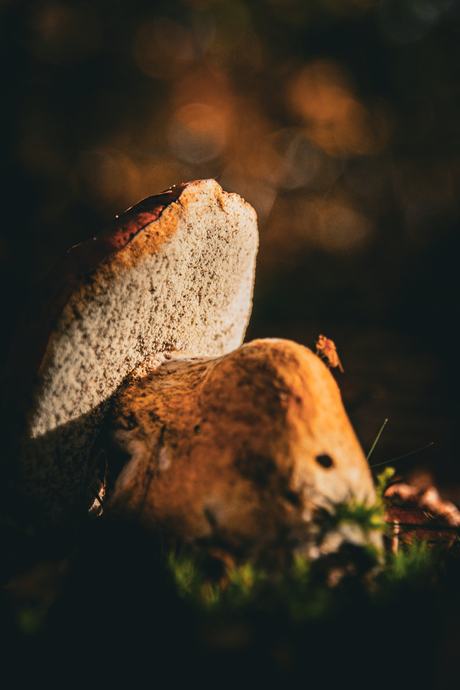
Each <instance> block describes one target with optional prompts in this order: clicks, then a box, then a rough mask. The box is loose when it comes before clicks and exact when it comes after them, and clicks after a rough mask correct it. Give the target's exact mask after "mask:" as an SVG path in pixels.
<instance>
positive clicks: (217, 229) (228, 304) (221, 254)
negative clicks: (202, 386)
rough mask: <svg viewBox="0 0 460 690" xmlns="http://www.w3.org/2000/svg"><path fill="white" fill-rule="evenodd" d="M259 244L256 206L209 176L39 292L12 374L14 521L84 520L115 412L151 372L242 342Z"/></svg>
mask: <svg viewBox="0 0 460 690" xmlns="http://www.w3.org/2000/svg"><path fill="white" fill-rule="evenodd" d="M257 244H258V235H257V222H256V214H255V212H254V210H253V209H252V208H251V207H250V206H249V205H248V204H246V203H245V202H244V200H242V199H241V198H240V197H239V196H237V195H236V194H227V193H225V192H223V191H222V189H221V188H220V186H219V185H218V184H217V183H216V182H215V181H214V180H204V181H197V182H192V183H188V184H185V185H180V186H178V187H176V188H173V189H172V190H169V191H168V192H165V193H162V194H161V195H159V196H157V197H150V198H149V199H146V200H144V201H143V202H141V204H139V205H138V206H136V207H133V208H132V209H131V210H130V211H128V212H127V214H125V215H123V216H121V217H120V218H118V219H117V220H116V221H115V222H114V223H113V224H112V225H111V226H109V228H107V230H106V231H105V232H103V233H102V234H101V236H100V237H97V238H92V239H90V240H88V241H87V242H85V243H83V244H82V245H79V246H77V247H75V248H73V249H72V250H70V252H69V253H68V254H67V256H66V257H65V258H64V259H63V261H62V262H61V264H59V265H58V266H57V268H56V269H55V271H53V272H52V273H51V274H50V275H49V277H48V278H47V279H46V280H45V281H44V284H43V286H42V288H41V290H39V291H38V295H37V297H36V299H35V301H34V303H33V304H32V305H31V307H30V308H29V310H28V312H27V314H26V316H25V318H24V319H23V321H22V323H21V325H20V327H19V329H18V332H17V334H16V337H15V339H14V341H13V346H12V348H11V354H10V357H9V361H8V363H7V366H6V370H5V375H4V386H3V423H4V429H5V431H6V433H8V434H9V435H10V438H11V442H10V445H9V448H8V451H7V453H6V456H7V459H6V463H5V464H6V467H4V472H5V473H6V480H5V481H4V482H3V484H4V486H7V487H8V499H9V500H8V501H6V504H7V508H6V511H5V512H6V513H7V515H6V517H7V518H8V519H10V520H12V521H13V522H16V523H18V524H19V523H20V524H22V525H23V526H27V527H28V526H30V525H32V524H33V526H34V529H35V530H39V531H40V530H41V529H46V528H47V527H50V526H51V527H54V528H59V527H60V526H62V525H63V524H66V525H68V524H69V523H70V524H71V523H73V522H77V521H78V520H79V519H80V517H81V515H82V514H84V513H85V511H86V510H87V500H88V499H87V495H86V491H85V485H86V482H87V478H88V472H89V468H88V454H89V451H90V448H91V446H92V443H93V441H94V438H95V437H96V435H97V433H98V431H99V428H100V426H101V423H102V421H103V419H104V416H105V414H106V407H107V402H108V401H109V400H110V398H111V396H112V395H113V393H114V392H115V391H116V390H117V388H118V387H119V386H120V384H121V383H122V382H123V381H124V379H125V378H126V377H127V376H128V375H129V374H130V372H132V371H133V370H134V369H135V368H136V367H138V366H139V365H140V364H141V363H142V362H146V361H148V366H149V367H151V366H155V365H156V364H158V363H159V362H161V361H162V359H163V357H164V353H166V352H169V351H172V350H175V351H177V350H179V351H183V352H186V353H187V354H188V355H190V356H200V355H201V356H204V355H205V356H217V355H222V354H224V353H227V352H230V351H231V350H233V349H235V348H236V347H238V346H239V345H240V344H241V342H242V340H243V337H244V333H245V330H246V326H247V322H248V319H249V315H250V311H251V303H252V290H253V281H254V269H255V257H256V252H257ZM4 479H5V474H4ZM12 497H14V498H12Z"/></svg>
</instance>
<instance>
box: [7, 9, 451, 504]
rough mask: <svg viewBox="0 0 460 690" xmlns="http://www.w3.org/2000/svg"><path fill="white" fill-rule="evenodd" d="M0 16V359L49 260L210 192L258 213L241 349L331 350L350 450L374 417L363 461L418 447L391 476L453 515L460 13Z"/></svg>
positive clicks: (33, 12) (66, 12) (36, 12)
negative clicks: (415, 485) (105, 230)
mask: <svg viewBox="0 0 460 690" xmlns="http://www.w3.org/2000/svg"><path fill="white" fill-rule="evenodd" d="M0 19H1V41H0V46H1V51H2V59H3V67H2V70H1V80H2V85H1V102H2V107H1V115H0V117H1V146H2V156H1V163H0V165H1V172H0V174H1V176H2V182H1V189H2V192H3V193H4V200H3V204H2V222H1V225H0V227H1V231H0V233H1V234H0V267H1V271H0V274H1V278H0V279H1V294H2V295H3V299H2V312H3V314H2V318H3V323H4V325H3V328H2V332H3V337H2V339H1V350H2V356H4V355H5V353H6V350H7V347H8V341H9V337H10V334H11V331H12V329H13V328H14V324H15V321H16V320H17V318H18V314H19V311H20V309H21V308H22V306H23V305H24V304H25V302H26V301H27V299H28V298H29V297H30V295H31V294H32V292H33V290H34V286H35V285H37V283H38V282H39V281H40V279H41V278H42V277H43V276H44V275H45V274H46V272H47V271H48V270H49V269H50V268H51V267H52V266H53V264H55V263H56V261H57V260H58V259H59V258H60V257H61V256H62V255H63V254H64V253H65V251H66V250H67V249H68V248H69V247H70V246H72V245H74V244H76V243H78V242H80V241H82V240H84V239H86V238H87V237H89V236H93V235H94V234H96V233H97V232H98V230H99V229H101V227H103V226H104V224H105V223H106V222H108V221H110V220H111V219H112V218H113V217H114V216H115V215H116V214H119V213H121V212H123V211H124V210H125V209H126V208H127V207H129V206H131V205H132V204H134V203H136V202H137V201H139V200H140V199H142V198H143V197H145V196H149V195H152V194H155V193H158V192H161V191H162V190H164V189H167V188H168V187H170V186H171V185H173V184H178V183H180V182H184V181H188V180H193V179H199V178H208V177H213V178H215V179H216V180H217V181H218V182H219V183H220V184H221V186H222V187H223V188H224V189H225V190H227V191H231V192H238V193H239V194H240V195H241V196H243V197H244V198H245V199H246V200H247V201H249V202H250V203H251V204H252V205H253V206H254V207H255V209H256V211H257V214H258V218H259V228H260V252H259V259H258V267H257V277H256V286H255V298H254V313H253V317H252V320H251V324H250V327H249V331H248V338H255V337H260V336H279V337H287V338H292V339H294V340H297V341H298V342H301V343H303V344H305V345H307V346H309V347H312V348H313V349H314V347H315V340H316V339H317V337H318V336H319V334H324V335H326V336H327V337H328V338H332V339H333V340H334V342H335V343H336V345H337V348H338V353H339V356H340V359H341V361H342V364H343V367H344V369H345V373H344V374H341V373H338V374H337V380H338V382H339V385H340V387H341V390H342V395H343V398H344V402H345V404H346V407H347V409H348V411H349V414H350V416H351V419H352V421H353V424H354V426H355V428H356V430H357V433H358V436H359V438H360V440H361V442H362V444H363V447H364V449H365V451H368V450H369V448H370V446H371V445H372V442H373V440H374V438H375V436H376V434H377V433H378V430H379V428H380V426H381V424H382V423H383V421H384V419H385V418H387V417H388V418H389V420H390V421H389V422H388V425H387V427H386V429H385V431H384V433H383V434H382V438H381V439H380V441H379V444H378V446H377V448H376V450H375V452H374V454H373V462H374V463H378V462H385V461H387V460H391V459H393V458H395V457H398V456H400V455H404V454H406V453H409V452H411V451H412V450H415V449H417V448H419V447H422V446H425V445H426V444H428V443H430V442H433V443H434V445H433V446H431V447H430V448H427V449H425V450H422V451H420V452H419V453H416V454H414V455H411V456H410V457H408V458H407V459H404V460H401V461H400V462H398V463H397V467H398V469H399V470H400V472H401V474H407V473H409V474H410V473H411V472H414V470H417V478H418V481H421V482H423V481H428V480H429V479H430V478H431V476H433V477H434V478H435V480H436V482H437V483H438V484H439V485H441V487H442V488H443V490H444V493H445V494H446V495H447V496H448V497H450V498H454V499H455V500H457V501H460V488H459V487H460V462H459V459H458V447H459V446H458V442H459V432H458V419H459V416H460V404H459V399H458V389H459V384H460V381H459V375H458V369H459V367H458V356H457V352H458V349H459V347H458V340H457V335H456V324H457V321H458V308H457V304H458V298H459V293H458V290H457V280H458V269H457V262H458V259H457V256H458V249H459V247H460V242H459V232H460V208H459V193H460V3H459V2H457V1H456V0H168V1H167V2H166V1H165V2H160V1H158V2H156V1H155V0H150V2H147V0H91V2H87V1H85V0H32V1H30V0H29V1H27V0H9V1H8V0H1V1H0ZM426 473H428V474H426ZM413 476H414V475H413Z"/></svg>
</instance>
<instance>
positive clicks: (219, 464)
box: [93, 339, 380, 555]
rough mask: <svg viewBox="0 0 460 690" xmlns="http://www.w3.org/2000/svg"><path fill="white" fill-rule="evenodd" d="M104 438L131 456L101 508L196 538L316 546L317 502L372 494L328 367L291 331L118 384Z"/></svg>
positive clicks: (248, 546)
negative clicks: (290, 334)
mask: <svg viewBox="0 0 460 690" xmlns="http://www.w3.org/2000/svg"><path fill="white" fill-rule="evenodd" d="M109 437H110V439H111V442H112V445H109V446H107V453H108V464H109V466H110V453H111V452H112V453H116V452H118V453H120V452H121V453H124V454H125V457H126V464H125V465H124V468H123V470H122V471H121V473H120V474H119V476H118V478H117V480H116V482H115V485H114V487H113V488H112V489H111V490H110V489H109V491H108V493H107V496H106V501H105V509H106V511H107V513H108V514H109V515H110V514H113V515H116V516H120V517H121V518H123V519H124V520H134V521H135V522H136V523H140V524H142V525H144V526H145V527H147V528H150V529H153V530H156V531H163V532H166V533H169V534H172V535H173V536H175V537H181V538H182V539H184V540H187V541H191V542H198V543H204V542H206V543H208V544H209V545H211V546H212V545H220V546H227V547H228V548H229V549H231V550H232V549H236V550H237V551H239V550H246V551H248V550H249V551H250V552H251V551H252V552H257V551H266V550H268V549H270V548H284V549H286V548H287V549H289V547H290V548H292V549H295V548H303V547H305V546H307V547H309V555H311V554H312V553H313V552H314V549H315V548H316V545H314V543H313V541H312V538H313V536H314V535H313V534H312V532H311V530H312V525H313V522H314V519H315V515H316V514H317V513H318V511H321V510H326V511H327V510H331V511H333V510H334V508H335V506H336V505H337V504H340V503H347V502H349V501H352V500H356V501H358V502H363V503H366V502H367V503H372V502H373V501H374V500H375V490H374V485H373V481H372V477H371V473H370V470H369V466H368V463H367V461H366V458H365V456H364V454H363V451H362V449H361V447H360V445H359V442H358V440H357V438H356V436H355V433H354V431H353V429H352V427H351V424H350V422H349V420H348V417H347V415H346V412H345V410H344V407H343V404H342V401H341V396H340V392H339V389H338V386H337V384H336V382H335V380H334V378H333V376H332V375H331V373H330V371H329V369H328V368H327V367H326V366H325V364H324V363H323V362H322V361H321V360H320V359H319V358H318V357H317V356H316V355H315V354H313V353H312V352H311V351H310V350H308V349H307V348H305V347H303V346H302V345H298V344H297V343H293V342H291V341H287V340H280V339H265V340H255V341H253V342H251V343H247V344H245V345H243V346H242V347H240V348H239V349H238V350H235V351H234V352H231V353H230V354H228V355H225V356H223V357H219V358H213V359H195V360H190V359H188V360H187V359H181V358H176V359H174V360H172V361H169V362H168V361H166V362H164V363H163V364H162V365H160V366H159V367H158V368H157V369H155V370H153V371H151V372H150V373H149V374H148V375H146V376H143V377H141V378H138V377H137V376H134V377H133V380H132V381H131V382H130V383H129V384H128V385H127V386H126V387H125V388H123V389H122V390H120V393H119V394H118V395H117V399H116V401H115V404H114V408H113V412H112V414H111V419H110V422H109ZM93 489H94V492H98V491H101V489H102V486H101V484H100V483H99V484H97V483H95V484H94V486H93ZM336 536H337V538H338V539H340V538H341V537H340V535H336ZM361 536H362V538H363V540H364V541H365V540H366V539H367V538H369V537H368V536H366V535H361ZM359 538H361V537H359ZM372 539H374V541H372ZM370 541H371V542H372V543H374V544H379V543H380V536H379V535H373V536H372V537H371V538H370Z"/></svg>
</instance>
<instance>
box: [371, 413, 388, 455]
mask: <svg viewBox="0 0 460 690" xmlns="http://www.w3.org/2000/svg"><path fill="white" fill-rule="evenodd" d="M387 422H388V418H387V419H385V421H384V422H383V424H382V426H381V427H380V431H379V433H378V434H377V437H376V439H375V441H374V443H373V444H372V448H371V449H370V451H369V453H368V454H367V459H368V460H369V458H370V457H371V455H372V453H373V452H374V448H375V446H376V445H377V443H378V440H379V438H380V436H381V434H382V431H383V430H384V428H385V427H386V425H387ZM372 466H373V467H377V465H372Z"/></svg>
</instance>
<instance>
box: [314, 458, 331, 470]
mask: <svg viewBox="0 0 460 690" xmlns="http://www.w3.org/2000/svg"><path fill="white" fill-rule="evenodd" d="M315 459H316V462H317V463H318V465H321V467H324V468H326V469H327V470H328V469H329V468H330V467H332V465H333V464H334V461H333V460H332V458H331V456H330V455H317V456H316V458H315Z"/></svg>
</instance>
